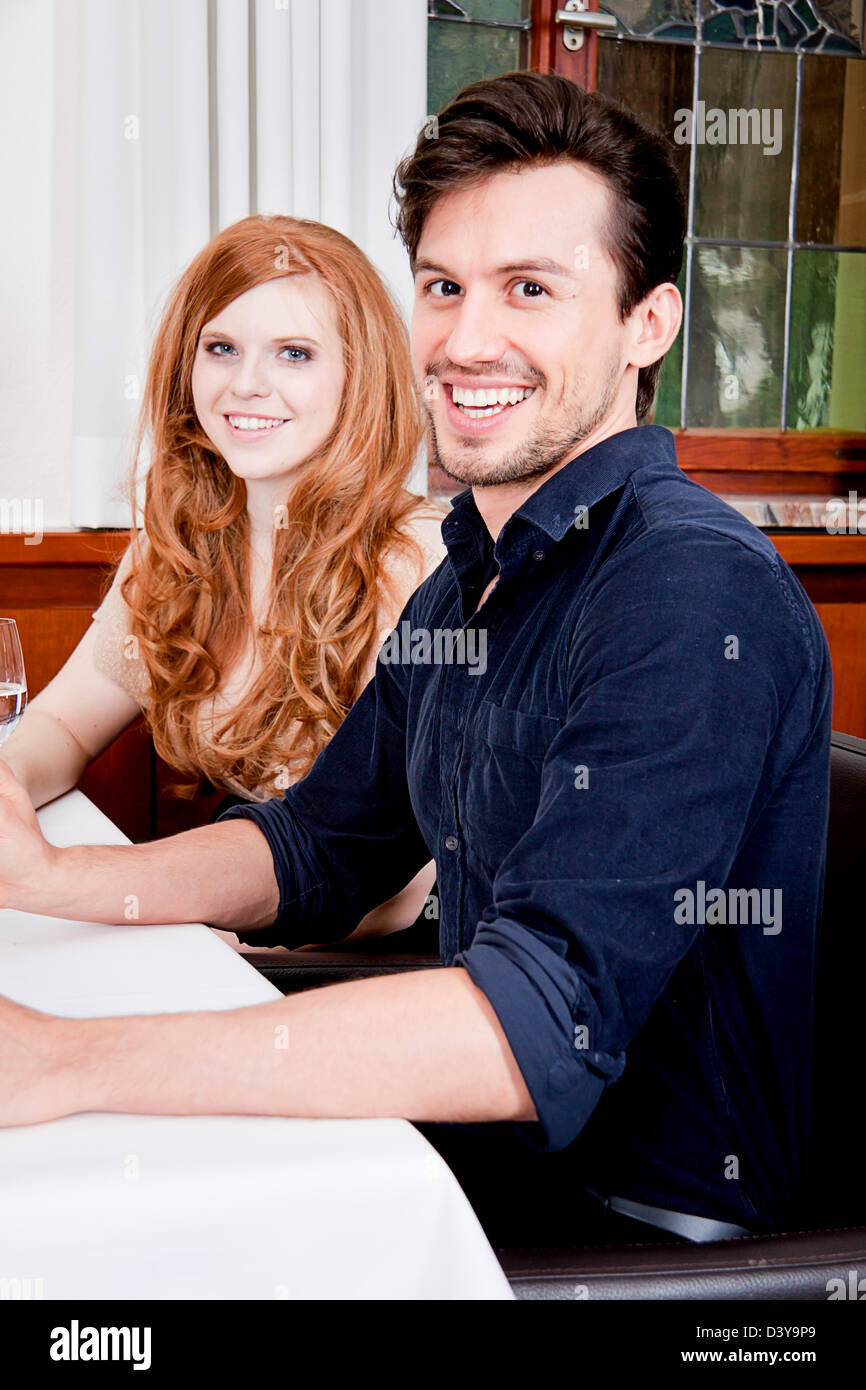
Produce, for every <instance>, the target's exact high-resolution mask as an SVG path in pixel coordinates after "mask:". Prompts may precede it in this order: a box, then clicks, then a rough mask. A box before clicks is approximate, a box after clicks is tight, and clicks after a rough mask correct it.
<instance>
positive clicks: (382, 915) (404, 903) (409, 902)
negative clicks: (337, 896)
mask: <svg viewBox="0 0 866 1390" xmlns="http://www.w3.org/2000/svg"><path fill="white" fill-rule="evenodd" d="M435 881H436V865H435V863H434V861H433V860H432V859H431V860H430V863H429V864H425V865H424V868H423V869H420V870H419V871H418V873H417V874H416V875H415V877H414V878H413V879H412V882H411V883H407V885H406V887H405V888H404V889H402V891H401V892H399V893H396V894H395V895H394V897H393V898H389V899H388V901H387V902H386V903H380V904H379V906H378V907H374V908H373V909H372V911H371V912H368V913H367V915H366V917H362V918H361V920H360V922H359V923H358V925H357V927H356V928H355V930H354V931H353V932H350V933H349V935H348V936H347V937H346V938H345V940H346V941H357V940H358V938H359V937H362V936H388V935H389V933H390V932H393V931H405V930H406V928H407V927H411V925H412V923H413V922H414V921H415V920H416V919H417V918H418V917H419V916H420V914H421V912H422V911H423V908H424V904H425V903H426V901H427V899H428V898H429V896H430V889H431V888H432V887H433V884H434V883H435ZM437 917H438V913H437ZM332 948H333V942H332V943H331V947H330V948H329V949H332Z"/></svg>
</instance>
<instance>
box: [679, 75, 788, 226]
mask: <svg viewBox="0 0 866 1390" xmlns="http://www.w3.org/2000/svg"><path fill="white" fill-rule="evenodd" d="M796 64H797V60H796V58H795V57H794V55H793V54H787V53H786V54H780V53H748V52H743V51H736V50H734V49H722V48H708V49H707V50H706V51H705V52H704V53H703V54H702V56H701V78H700V99H699V101H698V104H697V108H696V110H695V112H694V113H693V115H692V121H691V123H689V122H688V121H686V120H685V119H684V120H683V121H682V123H681V125H680V127H679V130H678V131H676V132H675V134H674V138H675V140H677V141H678V142H680V141H682V142H684V143H691V142H692V141H693V142H694V144H695V146H696V155H697V159H696V181H695V234H696V235H697V236H706V237H713V238H716V237H719V238H728V237H730V238H732V239H736V240H744V241H784V240H785V239H786V237H787V230H788V198H789V193H790V182H791V155H792V150H793V145H794V109H795V83H796Z"/></svg>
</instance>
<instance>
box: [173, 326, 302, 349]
mask: <svg viewBox="0 0 866 1390" xmlns="http://www.w3.org/2000/svg"><path fill="white" fill-rule="evenodd" d="M201 337H202V338H203V339H210V338H213V339H219V341H220V342H226V343H231V342H233V341H234V334H232V333H221V332H220V330H219V329H218V328H207V329H202V333H201ZM280 343H309V344H310V346H311V347H321V343H320V342H319V341H318V339H317V338H308V337H306V336H304V335H303V334H299V333H283V334H281V335H280V337H279V338H271V340H270V342H269V343H268V347H278V346H279V344H280Z"/></svg>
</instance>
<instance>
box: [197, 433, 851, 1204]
mask: <svg viewBox="0 0 866 1390" xmlns="http://www.w3.org/2000/svg"><path fill="white" fill-rule="evenodd" d="M442 533H443V537H444V540H445V543H446V545H447V548H448V556H447V558H446V559H445V560H444V561H443V562H442V564H441V565H440V566H439V568H438V569H437V570H436V571H435V572H434V573H433V574H432V575H431V576H430V577H429V578H428V579H427V580H426V581H425V582H424V583H423V584H422V585H421V587H420V588H419V589H418V590H417V591H416V592H415V593H414V594H413V596H412V597H411V599H410V600H409V602H408V604H407V605H406V608H405V609H404V611H403V613H402V615H401V618H400V619H399V620H398V623H397V626H396V628H395V630H394V633H393V634H391V636H390V637H389V639H388V641H387V642H386V643H385V646H384V647H383V649H382V651H381V652H380V656H379V661H378V663H377V672H376V676H375V679H374V680H373V681H371V682H370V684H369V685H368V686H367V687H366V688H365V689H364V691H363V692H362V694H361V696H360V698H359V699H358V701H357V703H356V704H355V706H354V707H353V708H352V710H351V711H350V713H349V714H348V716H347V718H346V719H345V721H344V723H343V724H342V726H341V727H340V729H339V730H338V731H337V733H336V734H335V735H334V737H333V738H332V739H331V741H330V743H329V744H328V745H327V747H326V748H325V749H324V750H323V751H322V753H321V754H320V755H319V757H318V758H317V760H316V763H315V765H314V767H313V768H312V770H311V771H310V773H309V774H308V776H307V777H306V778H304V780H303V781H301V782H299V783H297V784H295V785H294V786H292V787H291V788H289V789H288V791H287V792H286V794H285V798H284V799H274V800H272V801H269V802H267V803H264V804H260V805H248V806H238V807H234V808H232V809H231V810H229V811H227V812H226V813H225V815H224V816H223V817H221V819H226V818H230V817H238V816H242V817H247V818H249V819H251V820H253V821H254V822H255V823H256V825H258V826H259V828H260V829H261V831H262V832H263V833H264V835H265V836H266V838H267V841H268V844H269V846H270V848H271V851H272V854H273V858H274V867H275V872H276V877H277V882H278V885H279V893H280V906H279V912H278V915H277V918H276V920H275V923H274V925H273V926H272V927H269V928H266V929H264V930H262V931H255V932H251V933H249V934H246V935H245V934H243V933H241V935H242V938H243V939H244V940H247V941H251V942H255V943H256V944H257V945H258V944H260V945H273V944H285V945H287V946H298V945H301V944H302V943H305V942H307V941H310V940H315V941H320V940H325V939H328V940H331V939H333V940H339V939H340V938H341V937H343V936H345V935H346V934H348V933H349V932H350V931H351V930H353V928H354V927H355V926H356V925H357V923H358V921H359V920H360V919H361V917H363V916H364V914H365V913H366V912H368V911H369V910H370V909H371V908H373V907H375V906H377V904H379V903H381V902H383V901H384V900H385V899H387V898H389V897H390V896H391V895H393V894H394V893H396V892H398V891H399V890H400V889H401V888H402V887H403V886H404V885H405V884H406V883H407V882H408V881H409V879H410V878H412V877H413V875H414V874H415V873H416V872H417V871H418V870H419V869H420V868H421V867H422V866H423V865H424V864H425V863H426V862H427V861H428V860H429V859H431V858H433V859H435V861H436V868H437V880H438V888H439V895H440V923H439V927H440V954H441V959H442V962H443V964H444V965H446V966H463V967H464V968H465V969H466V970H467V971H468V972H469V974H470V976H471V978H472V980H473V981H474V982H475V984H476V985H477V986H478V988H479V989H481V990H482V991H483V992H484V994H485V995H486V996H487V998H488V999H489V1000H490V1002H491V1004H492V1006H493V1008H494V1009H495V1011H496V1014H497V1016H498V1018H499V1020H500V1022H501V1024H502V1027H503V1029H504V1032H505V1034H506V1036H507V1038H508V1042H509V1044H510V1047H511V1050H512V1052H513V1054H514V1057H515V1059H516V1061H517V1064H518V1066H519V1068H520V1070H521V1073H522V1075H523V1077H524V1079H525V1081H526V1085H527V1087H528V1090H529V1092H530V1094H531V1096H532V1099H533V1102H534V1105H535V1110H536V1114H537V1116H538V1121H537V1122H536V1121H532V1122H527V1123H520V1124H516V1125H515V1128H516V1130H517V1131H518V1132H519V1134H520V1135H521V1137H522V1138H523V1139H525V1140H526V1141H527V1142H528V1143H529V1144H530V1145H531V1146H533V1147H534V1148H535V1149H536V1150H538V1151H539V1152H542V1153H543V1152H552V1151H554V1150H562V1149H565V1148H566V1147H570V1148H571V1149H573V1151H574V1155H575V1164H576V1171H579V1173H580V1180H581V1182H585V1183H586V1184H587V1185H588V1186H590V1187H592V1188H594V1189H595V1190H596V1191H599V1192H602V1193H607V1194H612V1193H613V1194H616V1195H618V1196H623V1197H631V1198H632V1199H634V1200H637V1201H643V1202H649V1203H652V1204H653V1205H656V1206H661V1207H667V1208H673V1209H675V1210H678V1211H686V1212H693V1213H696V1214H698V1215H703V1216H709V1217H715V1218H717V1219H721V1220H728V1221H732V1222H734V1223H736V1224H740V1225H744V1226H746V1227H748V1228H749V1229H753V1230H758V1229H763V1230H772V1229H776V1228H778V1227H780V1226H781V1225H782V1224H784V1222H785V1221H786V1220H787V1219H788V1215H789V1213H790V1212H791V1211H792V1210H793V1208H794V1206H795V1204H796V1201H797V1199H798V1196H799V1195H800V1191H801V1187H802V1184H803V1182H804V1177H805V1164H806V1158H807V1152H806V1150H807V1143H808V1131H809V1119H810V1099H811V1056H812V999H813V987H814V977H815V961H816V944H817V933H818V927H819V921H820V915H821V906H822V895H823V873H824V857H825V843H826V829H827V815H828V800H829V744H830V722H831V671H830V660H829V654H828V650H827V645H826V641H825V638H824V635H823V631H822V629H821V626H820V623H819V621H818V618H817V616H816V614H815V611H814V609H813V608H812V605H811V603H810V602H809V600H808V598H807V596H806V594H805V592H804V590H803V589H802V587H801V585H800V583H799V581H798V580H797V578H796V576H795V575H794V574H793V572H792V571H791V570H790V569H789V568H788V566H787V565H786V564H785V563H784V561H783V560H782V559H781V558H780V556H779V554H778V553H777V551H776V549H775V547H774V546H773V545H772V543H771V541H770V540H769V539H768V538H767V537H766V536H764V535H763V534H762V533H761V532H760V531H758V530H756V528H755V527H753V526H752V525H751V524H750V523H749V522H748V521H746V520H745V519H744V518H743V517H741V516H740V515H739V514H738V513H737V512H735V511H734V510H733V509H732V508H730V507H729V506H728V505H727V504H726V503H724V502H722V501H721V500H720V499H719V498H718V497H716V496H714V495H713V494H712V493H710V492H708V491H707V490H706V489H704V488H702V487H700V486H698V485H697V484H695V483H692V482H691V481H690V480H689V479H687V478H686V477H685V475H684V474H683V473H681V472H680V470H679V468H678V466H677V462H676V454H675V449H674V441H673V437H672V435H671V434H670V433H669V432H668V431H667V430H664V429H661V428H659V427H657V426H641V427H638V428H636V429H630V430H626V431H625V432H623V433H620V434H617V435H615V436H613V437H612V438H610V439H607V440H604V441H603V442H602V443H601V444H598V445H596V446H595V447H594V448H592V449H590V450H588V451H587V452H586V453H583V454H581V455H579V456H578V457H577V458H575V459H574V460H572V461H571V462H570V463H568V464H567V465H566V466H565V467H563V468H561V469H560V470H559V471H558V472H557V473H555V474H554V475H553V476H552V477H551V478H549V479H547V481H545V482H543V483H542V485H541V486H540V487H539V488H538V489H537V491H536V492H534V493H533V495H532V496H531V497H530V498H529V499H528V500H527V501H526V502H524V503H523V505H522V506H520V507H519V508H518V509H517V511H516V512H515V513H514V514H513V515H512V516H511V517H510V518H509V520H508V521H507V523H506V524H505V526H504V527H503V528H502V531H501V533H500V535H499V537H498V539H497V541H496V544H495V546H494V543H493V540H492V538H491V536H490V533H489V532H488V530H487V528H486V526H485V524H484V522H483V520H482V518H481V516H480V514H479V512H478V510H477V508H476V505H475V501H474V498H473V495H472V492H471V490H468V491H466V492H463V493H461V494H460V495H459V496H458V497H457V498H456V499H455V500H454V502H453V504H452V512H451V515H450V516H449V517H447V518H446V520H445V521H444V522H443V526H442ZM497 572H498V574H499V579H498V582H497V584H496V586H495V587H494V588H493V590H492V592H491V593H490V596H489V597H488V598H487V600H486V601H485V602H484V604H483V605H482V607H481V608H480V609H478V611H477V612H476V611H475V609H476V606H477V604H478V601H479V598H480V596H481V594H482V592H483V589H484V587H485V583H486V581H487V580H488V579H489V578H490V576H491V575H495V574H496V573H497ZM443 634H444V635H443ZM322 923H327V933H328V935H327V936H326V937H323V936H322V930H323V927H322ZM455 1085H457V1086H459V1077H455Z"/></svg>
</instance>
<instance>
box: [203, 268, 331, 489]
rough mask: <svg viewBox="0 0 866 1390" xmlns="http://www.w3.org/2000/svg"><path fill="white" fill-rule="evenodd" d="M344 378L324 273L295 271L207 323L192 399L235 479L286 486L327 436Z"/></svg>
mask: <svg viewBox="0 0 866 1390" xmlns="http://www.w3.org/2000/svg"><path fill="white" fill-rule="evenodd" d="M344 381H345V370H344V367H343V352H342V343H341V341H340V335H339V332H338V328H337V317H336V310H335V307H334V303H333V300H332V299H331V296H330V295H329V294H328V292H327V290H326V289H325V287H324V285H323V283H322V281H321V280H320V279H319V278H318V277H317V276H314V275H303V276H301V275H293V276H291V277H287V278H283V279H279V280H268V281H266V282H265V283H264V284H262V285H256V286H255V287H254V288H253V289H251V290H247V292H246V293H245V294H242V295H239V296H238V298H237V299H235V300H232V302H231V304H229V305H228V306H227V307H226V308H225V309H221V310H220V312H219V313H218V314H217V315H216V316H215V317H214V318H213V319H211V320H210V322H209V323H206V324H205V325H204V328H203V329H202V331H201V333H200V335H199V341H198V346H197V348H196V355H195V360H194V362H193V369H192V395H193V402H194V405H195V412H196V415H197V416H198V420H199V424H200V425H201V427H202V429H203V430H204V432H205V434H206V435H207V437H208V439H209V440H210V441H211V443H212V444H213V446H214V448H215V449H216V450H217V452H218V453H219V454H220V455H221V456H222V457H223V458H224V459H225V461H226V463H227V464H228V466H229V468H230V469H231V471H232V473H234V474H235V475H236V476H237V477H239V478H243V479H245V480H251V481H252V480H254V479H268V480H270V481H276V480H279V479H283V478H285V479H288V478H289V476H290V475H291V474H292V473H293V472H294V471H295V470H296V469H297V468H298V466H299V465H300V464H302V463H304V462H305V461H306V460H307V459H308V458H309V457H310V455H311V454H312V453H313V451H314V450H315V449H317V448H318V447H319V445H320V444H321V443H322V442H323V440H325V439H326V438H327V436H328V435H329V433H330V432H331V430H332V428H333V426H334V423H335V421H336V419H337V414H338V411H339V408H340V402H341V400H342V396H343V385H344Z"/></svg>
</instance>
